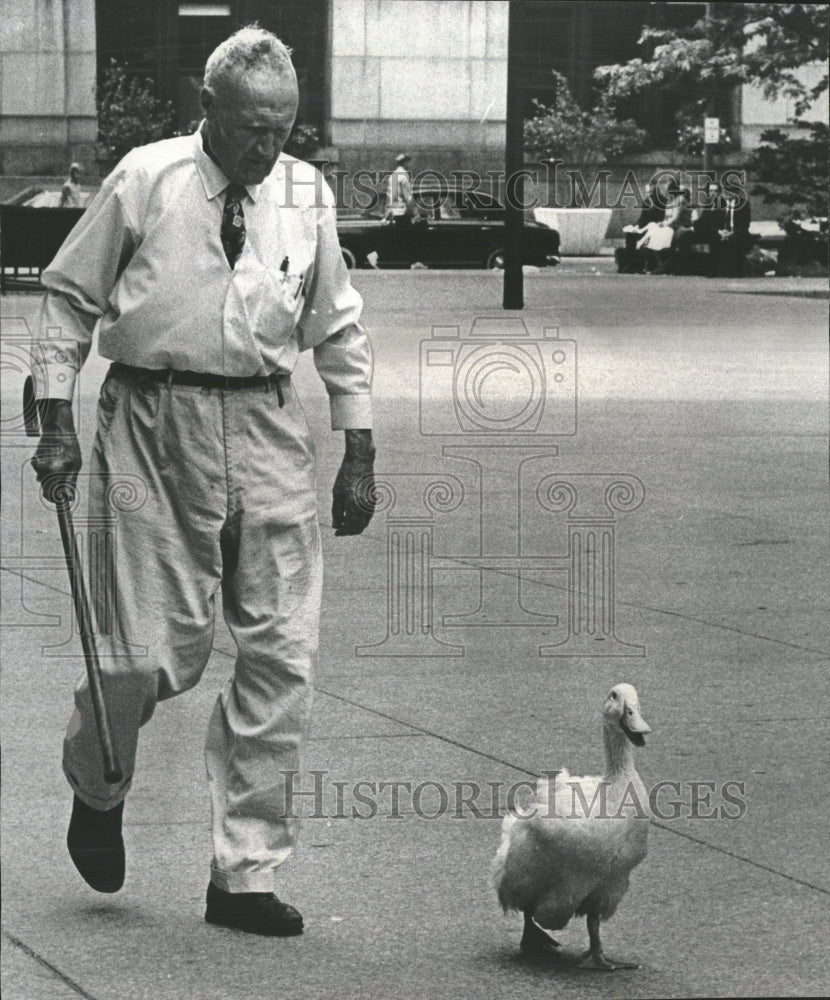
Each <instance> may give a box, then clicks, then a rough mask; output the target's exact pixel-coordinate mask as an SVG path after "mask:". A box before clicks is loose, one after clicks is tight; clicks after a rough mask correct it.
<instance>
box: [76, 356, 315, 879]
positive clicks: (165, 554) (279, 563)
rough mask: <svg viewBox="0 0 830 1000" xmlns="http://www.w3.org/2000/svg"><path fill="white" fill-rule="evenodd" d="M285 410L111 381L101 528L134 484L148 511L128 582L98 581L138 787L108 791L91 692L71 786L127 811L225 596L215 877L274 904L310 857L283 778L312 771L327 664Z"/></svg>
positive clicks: (310, 503) (304, 447)
mask: <svg viewBox="0 0 830 1000" xmlns="http://www.w3.org/2000/svg"><path fill="white" fill-rule="evenodd" d="M283 395H284V398H285V405H284V406H282V407H280V406H279V402H278V395H277V393H276V391H274V390H269V389H262V388H257V389H242V390H235V391H226V390H219V389H202V388H198V387H191V386H182V385H167V384H163V383H162V384H160V383H156V382H150V381H136V380H134V379H125V378H122V377H113V376H112V375H110V376H109V377H108V378H107V380H106V381H105V383H104V385H103V387H102V390H101V397H100V400H99V406H98V431H97V435H96V440H95V444H94V447H93V453H92V459H91V463H90V466H91V469H90V471H91V474H92V475H91V478H90V483H91V485H90V499H89V514H90V523H93V522H94V520H95V519H96V518H97V517H100V518H103V519H106V518H107V517H109V518H110V519H111V518H112V516H113V498H114V497H117V496H118V477H119V475H124V474H128V475H130V476H132V477H136V476H137V477H140V481H141V485H142V490H141V491H140V492H141V493H142V496H141V497H139V498H138V499H137V500H136V502H135V503H133V504H132V505H130V504H129V503H121V504H120V509H119V511H118V513H117V528H116V530H115V533H114V538H115V542H114V547H115V556H114V565H113V566H111V567H110V569H109V570H106V568H105V567H104V568H100V566H99V573H98V575H97V578H96V580H97V584H98V588H97V595H98V596H97V604H98V605H99V606H100V604H101V601H102V599H103V600H104V603H106V602H110V620H111V622H112V625H111V627H110V628H109V629H107V628H103V629H102V628H100V627H99V635H98V645H99V650H100V654H101V663H102V669H103V671H104V686H105V693H106V698H107V703H108V707H109V711H110V716H111V721H112V725H113V729H114V733H113V737H114V741H115V745H116V749H117V752H118V754H119V758H120V762H121V765H122V768H123V769H124V773H125V780H124V782H123V784H121V785H119V786H115V787H114V786H111V785H108V784H106V783H105V782H104V780H103V776H102V764H101V753H100V749H99V746H98V741H97V738H96V731H95V723H94V716H93V713H92V706H91V702H90V698H89V691H88V687H87V683H86V679H85V677H84V678H83V679H82V680H81V681H80V683H79V684H78V687H77V689H76V693H75V711H74V713H73V715H72V718H71V720H70V724H69V728H68V730H67V734H66V740H65V744H64V770H65V773H66V775H67V777H68V779H69V782H70V784H71V785H72V788H73V789H74V791H75V792H76V794H77V795H78V796H79V797H80V798H81V799H83V800H84V801H85V802H86V803H87V804H89V805H91V806H93V807H95V808H98V809H110V808H112V807H113V806H115V805H117V804H118V802H120V801H121V800H122V799H123V798H124V796H125V795H126V794H127V791H128V789H129V786H130V782H131V779H132V775H133V770H134V766H135V755H136V745H137V741H138V731H139V728H140V727H141V726H142V725H144V724H145V723H146V722H147V721H148V720H149V719H150V717H151V716H152V714H153V712H154V710H155V707H156V703H157V702H158V701H161V700H164V699H165V698H171V697H173V696H174V695H177V694H180V693H181V692H183V691H186V690H187V689H188V688H190V687H192V686H193V685H194V684H196V683H197V681H198V680H199V678H200V677H201V675H202V672H203V670H204V668H205V664H206V663H207V660H208V657H209V655H210V652H211V647H212V642H213V630H214V614H215V599H216V595H217V594H219V595H221V600H222V608H223V612H224V616H225V620H226V622H227V624H228V628H229V630H230V632H231V634H232V636H233V639H234V641H235V643H236V649H237V656H236V662H235V665H234V669H233V674H232V676H231V677H230V678H229V680H228V681H227V683H226V684H225V686H224V687H223V689H222V690H221V692H220V694H219V697H218V699H217V701H216V705H215V707H214V710H213V714H212V716H211V719H210V723H209V725H208V732H207V741H206V749H205V759H206V765H207V775H208V785H209V790H210V796H211V805H212V835H213V850H214V855H213V862H212V865H211V878H212V880H213V881H214V882H215V883H216V884H217V885H218V886H219V887H220V888H222V889H225V890H226V891H229V892H268V891H271V889H272V888H273V870H274V869H275V868H276V867H277V866H278V865H279V864H281V863H282V862H283V861H284V860H285V858H286V857H287V856H288V855H289V854H290V852H291V850H292V849H293V846H294V843H295V841H296V836H297V828H298V819H297V818H296V817H295V816H294V815H293V813H294V810H293V808H292V800H291V798H290V792H291V789H292V787H293V785H292V782H293V778H292V777H290V776H286V775H283V774H282V773H281V772H297V771H299V770H300V769H301V767H302V754H303V749H304V744H305V738H306V734H307V728H308V721H309V715H310V711H311V698H312V681H313V672H314V666H315V663H316V656H317V642H318V630H319V612H320V594H321V589H322V564H321V558H320V537H319V529H318V524H317V506H316V492H315V482H314V445H313V441H312V439H311V437H310V434H309V430H308V426H307V424H306V421H305V416H304V414H303V411H302V407H301V406H300V404H299V402H298V400H297V398H296V396H295V394H294V390H293V388H292V387H291V386H290V385H289V384H288V380H287V379H286V380H285V388H284V390H283ZM133 481H135V480H133ZM144 489H146V498H144V496H143V491H144ZM122 499H123V497H122ZM98 562H99V564H101V563H103V562H106V560H98ZM110 562H111V563H112V562H113V560H110ZM107 575H108V576H109V578H110V579H109V582H108V581H106V580H103V576H107ZM102 594H104V598H102V596H101V595H102ZM98 617H99V626H100V624H101V619H102V617H103V616H102V615H101V614H99V615H98ZM159 763H160V764H161V766H163V762H159ZM286 793H288V802H286V798H287V794H286Z"/></svg>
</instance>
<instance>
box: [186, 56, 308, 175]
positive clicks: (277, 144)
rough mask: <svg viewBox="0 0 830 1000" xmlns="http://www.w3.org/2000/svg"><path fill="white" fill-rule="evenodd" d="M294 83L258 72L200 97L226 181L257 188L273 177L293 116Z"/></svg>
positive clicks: (238, 77)
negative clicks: (251, 185)
mask: <svg viewBox="0 0 830 1000" xmlns="http://www.w3.org/2000/svg"><path fill="white" fill-rule="evenodd" d="M298 100H299V97H298V94H297V81H296V79H295V78H294V77H293V76H288V75H286V74H283V75H281V76H278V75H277V74H275V73H274V72H273V71H271V70H267V69H260V70H256V71H253V72H250V73H246V74H244V75H243V74H236V75H234V76H228V77H226V78H224V79H222V80H221V81H220V82H219V83H218V84H217V86H216V92H215V94H210V93H209V92H207V91H204V90H203V91H202V106H203V108H204V111H205V117H206V119H207V126H208V139H209V140H210V147H211V149H212V150H213V155H214V156H215V157H216V159H217V160H218V161H219V165H220V166H221V168H222V170H224V172H225V174H226V175H227V177H228V179H229V180H231V181H234V182H235V183H237V184H261V183H262V181H264V180H265V178H266V177H267V176H268V174H269V173H270V172H271V170H272V168H273V166H274V164H275V163H276V162H277V157H278V156H279V155H280V152H281V151H282V147H283V146H284V145H285V143H286V140H287V139H288V136H289V135H290V134H291V129H292V127H293V125H294V119H295V118H296V116H297V103H298Z"/></svg>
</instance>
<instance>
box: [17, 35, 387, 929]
mask: <svg viewBox="0 0 830 1000" xmlns="http://www.w3.org/2000/svg"><path fill="white" fill-rule="evenodd" d="M201 100H202V107H203V111H204V121H203V122H202V123H201V125H200V127H199V129H198V131H197V132H196V133H195V134H194V135H191V136H185V137H181V138H175V139H168V140H164V141H162V142H157V143H153V144H151V145H149V146H144V147H141V148H138V149H134V150H133V151H132V152H130V153H129V154H128V155H127V156H126V157H125V158H124V159H123V160H122V161H121V163H120V164H119V165H118V166H117V167H116V168H115V170H114V172H113V173H112V174H111V175H110V176H109V177H108V178H107V179H106V180H105V181H104V184H103V186H102V189H101V191H100V193H99V194H98V196H97V197H96V198H95V200H94V201H93V203H92V205H91V206H90V207H89V209H88V210H87V211H86V213H85V215H84V216H83V218H82V220H81V222H80V223H79V224H78V225H77V226H76V228H75V229H74V230H73V232H72V233H71V235H70V236H69V238H68V239H67V241H66V243H65V244H64V245H63V247H62V248H61V250H60V251H59V253H58V255H57V256H56V258H55V260H54V261H53V262H52V264H51V265H50V267H49V268H47V269H46V271H45V272H44V274H43V282H44V284H45V286H46V288H47V294H46V296H45V298H44V302H43V306H42V310H41V315H40V331H41V332H40V334H39V338H40V339H39V341H38V342H37V343H36V344H35V345H34V349H33V359H34V360H33V375H34V377H35V383H36V389H37V394H38V398H39V400H40V401H41V409H42V412H43V416H44V419H43V435H42V437H41V441H40V443H39V445H38V449H37V453H36V455H35V457H34V459H33V464H34V467H35V469H36V471H37V473H38V477H39V479H40V480H41V483H42V484H43V489H44V492H45V493H46V494H47V496H49V495H52V490H54V488H55V485H56V484H58V485H63V487H64V488H67V487H69V488H70V489H74V487H75V484H76V480H77V475H78V470H79V469H80V466H81V456H80V450H79V447H78V441H77V438H76V435H75V430H74V424H73V419H72V410H71V399H72V396H73V385H74V382H75V378H76V375H77V372H78V370H79V369H80V367H81V366H82V364H83V362H84V359H85V358H86V356H87V354H88V352H89V349H90V342H91V338H92V332H93V328H94V327H95V326H96V324H97V323H100V326H99V331H98V338H99V348H100V352H101V354H102V355H103V356H104V357H106V358H108V359H110V360H111V362H112V364H111V367H110V369H109V373H108V375H107V378H106V381H105V382H104V384H103V386H102V388H101V393H100V399H99V404H98V429H97V435H96V439H95V443H94V446H93V451H92V457H91V461H90V470H91V474H90V476H89V483H90V486H89V510H90V516H91V517H92V518H95V517H99V516H100V517H106V515H107V513H108V508H107V503H108V497H110V496H111V492H112V487H113V484H114V483H116V482H117V480H118V477H119V476H127V475H130V476H133V477H140V478H141V480H142V481H143V485H144V487H145V488H146V499H145V500H144V503H143V505H134V506H137V507H138V509H130V510H129V511H126V512H124V511H122V512H120V513H119V515H118V529H117V558H116V560H115V565H114V568H113V569H114V583H115V592H114V595H113V604H114V608H115V615H114V617H115V625H114V627H113V628H112V629H111V630H110V631H109V634H106V629H105V625H104V623H103V622H99V633H101V634H99V637H98V638H99V647H100V649H101V653H102V665H103V667H104V670H105V689H106V694H107V698H108V703H109V710H110V715H111V716H112V720H113V728H114V740H115V745H116V750H117V752H118V755H119V757H120V760H121V763H122V766H123V768H124V772H125V778H124V780H123V782H122V783H120V784H118V785H110V784H107V783H106V781H105V780H104V778H103V776H102V766H101V752H100V749H99V747H98V744H97V740H96V731H95V722H94V716H93V710H92V706H91V703H90V697H89V691H88V687H87V684H86V681H85V680H83V681H81V682H80V683H79V685H78V687H77V689H76V694H75V711H74V713H73V715H72V718H71V720H70V723H69V727H68V729H67V733H66V740H65V744H64V770H65V773H66V776H67V778H68V780H69V783H70V785H71V787H72V789H73V792H74V803H73V810H72V818H71V820H70V824H69V832H68V836H67V844H68V847H69V852H70V855H71V857H72V859H73V861H74V863H75V866H76V867H77V869H78V871H79V872H80V873H81V875H82V876H83V877H84V879H85V880H86V881H87V882H88V883H89V885H90V886H92V888H94V889H96V890H98V891H100V892H115V891H117V890H118V889H119V888H120V887H121V885H122V884H123V881H124V873H125V856H124V844H123V839H122V835H121V821H122V811H123V806H124V799H125V796H126V795H127V792H128V791H129V788H130V782H131V779H132V775H133V770H134V764H135V756H136V745H137V740H138V731H139V727H140V726H142V725H144V724H145V723H146V722H147V721H148V720H149V719H150V717H151V716H152V714H153V711H154V709H155V706H156V703H157V702H158V701H160V700H162V699H165V698H170V697H173V696H174V695H177V694H180V693H182V692H184V691H186V690H187V689H188V688H190V687H192V686H193V685H195V684H196V683H197V681H198V680H199V678H200V677H201V675H202V672H203V670H204V667H205V665H206V662H207V659H208V656H209V655H210V651H211V646H212V639H213V627H214V613H215V608H214V605H215V601H216V598H217V597H220V598H221V601H222V607H223V612H224V616H225V620H226V622H227V624H228V627H229V629H230V632H231V634H232V636H233V638H234V641H235V643H236V648H237V657H236V662H235V665H234V669H233V674H232V676H231V677H230V679H229V680H228V682H227V684H226V685H225V686H224V688H223V690H222V691H221V693H220V695H219V697H218V699H217V702H216V705H215V707H214V710H213V714H212V716H211V719H210V722H209V726H208V733H207V742H206V763H207V774H208V784H209V789H210V796H211V805H212V836H213V860H212V864H211V871H210V881H209V885H208V891H207V909H206V913H205V919H206V920H208V921H209V922H211V923H216V924H223V925H225V926H229V927H235V928H239V929H241V930H245V931H249V932H253V933H259V934H266V935H273V936H284V935H291V934H299V933H301V932H302V929H303V920H302V917H301V916H300V914H299V913H298V912H297V910H295V909H294V908H293V907H291V906H289V905H288V904H286V903H284V902H282V901H281V900H280V899H279V898H278V897H277V896H276V895H275V894H274V891H273V890H274V876H275V871H276V869H277V868H278V867H279V865H281V864H282V862H284V861H285V859H286V858H287V857H288V856H289V854H290V853H291V851H292V849H293V847H294V844H295V841H296V836H297V822H298V821H297V819H296V818H295V817H294V816H293V814H292V810H291V808H290V805H288V803H289V802H290V791H291V788H290V784H291V780H292V778H293V776H294V774H295V773H296V772H297V770H298V769H299V768H300V767H301V766H302V756H303V748H304V743H305V738H306V732H307V727H308V721H309V714H310V709H311V694H312V678H313V672H314V665H315V660H316V656H317V644H318V625H319V610H320V598H321V584H322V573H321V562H320V539H319V529H318V523H317V509H316V493H315V478H314V444H313V441H312V439H311V437H310V434H309V430H308V427H307V424H306V421H305V416H304V414H303V410H302V407H301V404H300V402H299V400H298V399H297V396H296V394H295V391H294V388H293V386H292V382H291V373H292V370H293V369H294V365H295V363H296V361H297V357H298V354H299V352H300V351H302V350H306V349H311V350H313V353H314V361H315V364H316V367H317V371H318V372H319V374H320V376H321V377H322V379H323V382H324V384H325V386H326V389H327V391H328V394H329V397H330V403H331V423H332V428H333V429H335V430H337V429H342V430H344V431H345V456H344V459H343V463H342V465H341V467H340V470H339V472H338V475H337V478H336V481H335V485H334V500H333V506H332V517H333V526H334V528H335V533H336V534H337V535H354V534H359V533H360V532H362V531H363V529H364V528H365V527H366V525H367V524H368V522H369V519H370V517H371V508H372V505H371V492H372V464H373V458H374V446H373V443H372V433H371V430H370V428H371V402H370V351H369V344H368V340H367V337H366V334H365V332H364V330H363V328H362V327H361V325H360V315H361V309H362V302H361V299H360V296H359V295H358V293H357V292H356V291H355V290H354V289H353V288H352V287H351V285H350V283H349V278H348V272H347V271H346V268H345V266H344V264H343V261H342V257H341V254H340V248H339V244H338V240H337V232H336V228H335V218H334V208H333V198H332V195H331V191H330V190H329V188H328V187H327V185H326V184H325V182H324V181H323V180H322V178H321V176H320V175H319V173H317V172H316V171H315V170H314V168H312V167H311V166H309V165H308V164H305V163H302V162H299V161H297V160H294V159H293V158H292V157H289V156H287V155H285V154H283V153H282V148H283V145H284V144H285V142H286V140H287V138H288V136H289V134H290V132H291V129H292V126H293V123H294V118H295V115H296V112H297V103H298V92H297V80H296V75H295V72H294V68H293V66H292V64H291V59H290V56H289V53H288V50H287V49H286V48H285V46H284V45H283V44H282V43H281V42H280V41H279V40H278V39H277V38H276V37H275V36H274V35H272V34H270V33H269V32H266V31H264V30H262V29H260V28H256V27H249V28H244V29H242V30H241V31H239V32H237V33H236V34H235V35H233V36H231V37H230V38H229V39H227V40H226V41H225V42H223V43H222V44H221V45H220V46H219V47H218V48H217V49H216V51H215V52H214V53H213V54H212V55H211V56H210V58H209V59H208V61H207V65H206V68H205V79H204V86H203V89H202V94H201ZM56 330H57V331H58V333H57V335H55V331H56Z"/></svg>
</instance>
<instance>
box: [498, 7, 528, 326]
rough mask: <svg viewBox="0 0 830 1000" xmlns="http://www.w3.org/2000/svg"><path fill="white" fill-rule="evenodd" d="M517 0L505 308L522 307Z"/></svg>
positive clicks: (508, 131)
mask: <svg viewBox="0 0 830 1000" xmlns="http://www.w3.org/2000/svg"><path fill="white" fill-rule="evenodd" d="M518 22H519V3H518V2H517V0H510V4H509V14H508V34H507V121H506V123H505V150H504V173H505V199H504V226H505V239H506V247H505V249H506V251H507V252H506V254H505V259H504V297H503V300H502V305H503V308H505V309H523V308H524V288H523V281H522V227H523V224H524V210H523V208H522V205H523V202H524V198H523V191H524V178H523V176H522V173H521V171H522V170H523V169H524V99H523V98H524V95H523V92H522V88H521V86H520V83H519V73H520V70H521V67H520V64H519V51H518V47H519V31H518Z"/></svg>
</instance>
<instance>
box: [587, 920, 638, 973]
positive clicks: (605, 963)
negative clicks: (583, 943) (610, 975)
mask: <svg viewBox="0 0 830 1000" xmlns="http://www.w3.org/2000/svg"><path fill="white" fill-rule="evenodd" d="M588 938H589V940H590V942H591V947H590V948H589V950H588V951H587V952H586V953H585V956H584V957H583V959H582V961H581V962H580V963H579V968H580V969H593V970H596V971H598V972H617V971H618V970H621V969H639V968H640V966H639V965H637V964H636V963H635V962H616V961H615V962H612V961H610V960H609V959H607V958H606V957H605V955H604V954H603V953H602V945H601V944H600V940H599V917H598V916H597V914H596V913H589V914H588Z"/></svg>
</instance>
